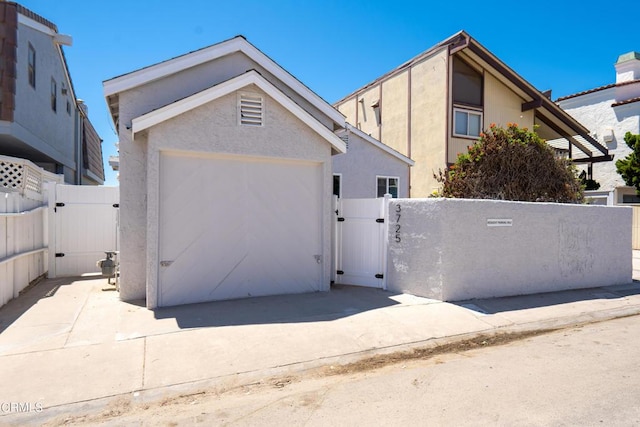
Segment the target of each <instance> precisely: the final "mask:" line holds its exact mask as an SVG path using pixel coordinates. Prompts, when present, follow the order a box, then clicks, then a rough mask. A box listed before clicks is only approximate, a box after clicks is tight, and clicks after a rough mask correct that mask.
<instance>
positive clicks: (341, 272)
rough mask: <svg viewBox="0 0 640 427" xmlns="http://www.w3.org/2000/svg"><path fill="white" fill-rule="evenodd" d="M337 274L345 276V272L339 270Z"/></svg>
mask: <svg viewBox="0 0 640 427" xmlns="http://www.w3.org/2000/svg"><path fill="white" fill-rule="evenodd" d="M336 274H344V271H342V270H338V271H336Z"/></svg>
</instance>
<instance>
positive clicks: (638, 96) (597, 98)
mask: <svg viewBox="0 0 640 427" xmlns="http://www.w3.org/2000/svg"><path fill="white" fill-rule="evenodd" d="M615 69H616V82H615V83H612V84H609V85H606V86H601V87H597V88H595V89H589V90H586V91H583V92H580V93H576V94H573V95H568V96H564V97H562V98H559V99H558V100H557V101H556V103H557V104H558V105H559V106H560V107H561V108H562V109H563V110H565V111H566V112H567V113H569V114H570V115H572V116H573V117H574V118H576V120H578V121H579V122H580V123H582V124H583V125H584V126H586V127H587V128H589V129H591V131H592V132H593V137H594V138H596V139H597V140H598V141H599V142H600V143H601V144H603V145H606V147H607V149H608V150H609V153H611V154H613V155H614V156H615V160H619V159H623V158H625V157H626V156H628V155H629V153H631V149H630V148H629V147H627V144H626V143H625V142H624V135H625V133H627V132H631V133H632V134H640V53H638V52H629V53H627V54H624V55H620V57H619V58H618V60H617V62H616V64H615ZM588 168H589V169H591V170H592V172H593V179H595V180H596V181H598V182H599V183H600V189H599V191H598V192H595V193H591V194H590V196H592V197H595V198H596V202H597V203H602V204H610V205H611V204H621V203H639V202H640V199H639V198H638V196H637V195H636V192H635V188H633V187H627V186H626V185H625V183H624V181H623V180H622V177H621V176H620V175H619V174H618V173H617V172H616V165H615V161H613V162H603V163H595V164H593V165H588Z"/></svg>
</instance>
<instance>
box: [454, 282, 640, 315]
mask: <svg viewBox="0 0 640 427" xmlns="http://www.w3.org/2000/svg"><path fill="white" fill-rule="evenodd" d="M632 295H640V282H638V281H634V282H633V283H630V284H627V285H617V286H607V287H601V288H588V289H576V290H570V291H560V292H547V293H540V294H532V295H520V296H513V297H502V298H487V299H475V300H465V301H456V302H452V304H455V305H457V306H460V307H464V308H466V309H469V310H473V311H477V312H479V313H482V314H497V313H502V312H507V311H517V310H526V309H530V308H539V307H549V306H553V305H560V304H567V303H573V302H579V301H589V300H598V299H600V300H601V299H618V298H624V297H628V296H632Z"/></svg>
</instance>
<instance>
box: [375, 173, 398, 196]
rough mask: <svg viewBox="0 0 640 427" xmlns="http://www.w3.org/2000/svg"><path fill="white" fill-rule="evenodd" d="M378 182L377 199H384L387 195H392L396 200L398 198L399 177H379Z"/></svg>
mask: <svg viewBox="0 0 640 427" xmlns="http://www.w3.org/2000/svg"><path fill="white" fill-rule="evenodd" d="M376 181H377V197H384V195H385V194H387V193H389V194H391V197H393V198H394V199H397V198H398V182H399V181H400V179H399V178H398V177H397V176H378V177H376Z"/></svg>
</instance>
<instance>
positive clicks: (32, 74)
mask: <svg viewBox="0 0 640 427" xmlns="http://www.w3.org/2000/svg"><path fill="white" fill-rule="evenodd" d="M28 62H29V66H28V71H29V84H30V85H31V87H33V88H34V89H35V87H36V50H35V49H34V48H33V46H31V43H29V61H28Z"/></svg>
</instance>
